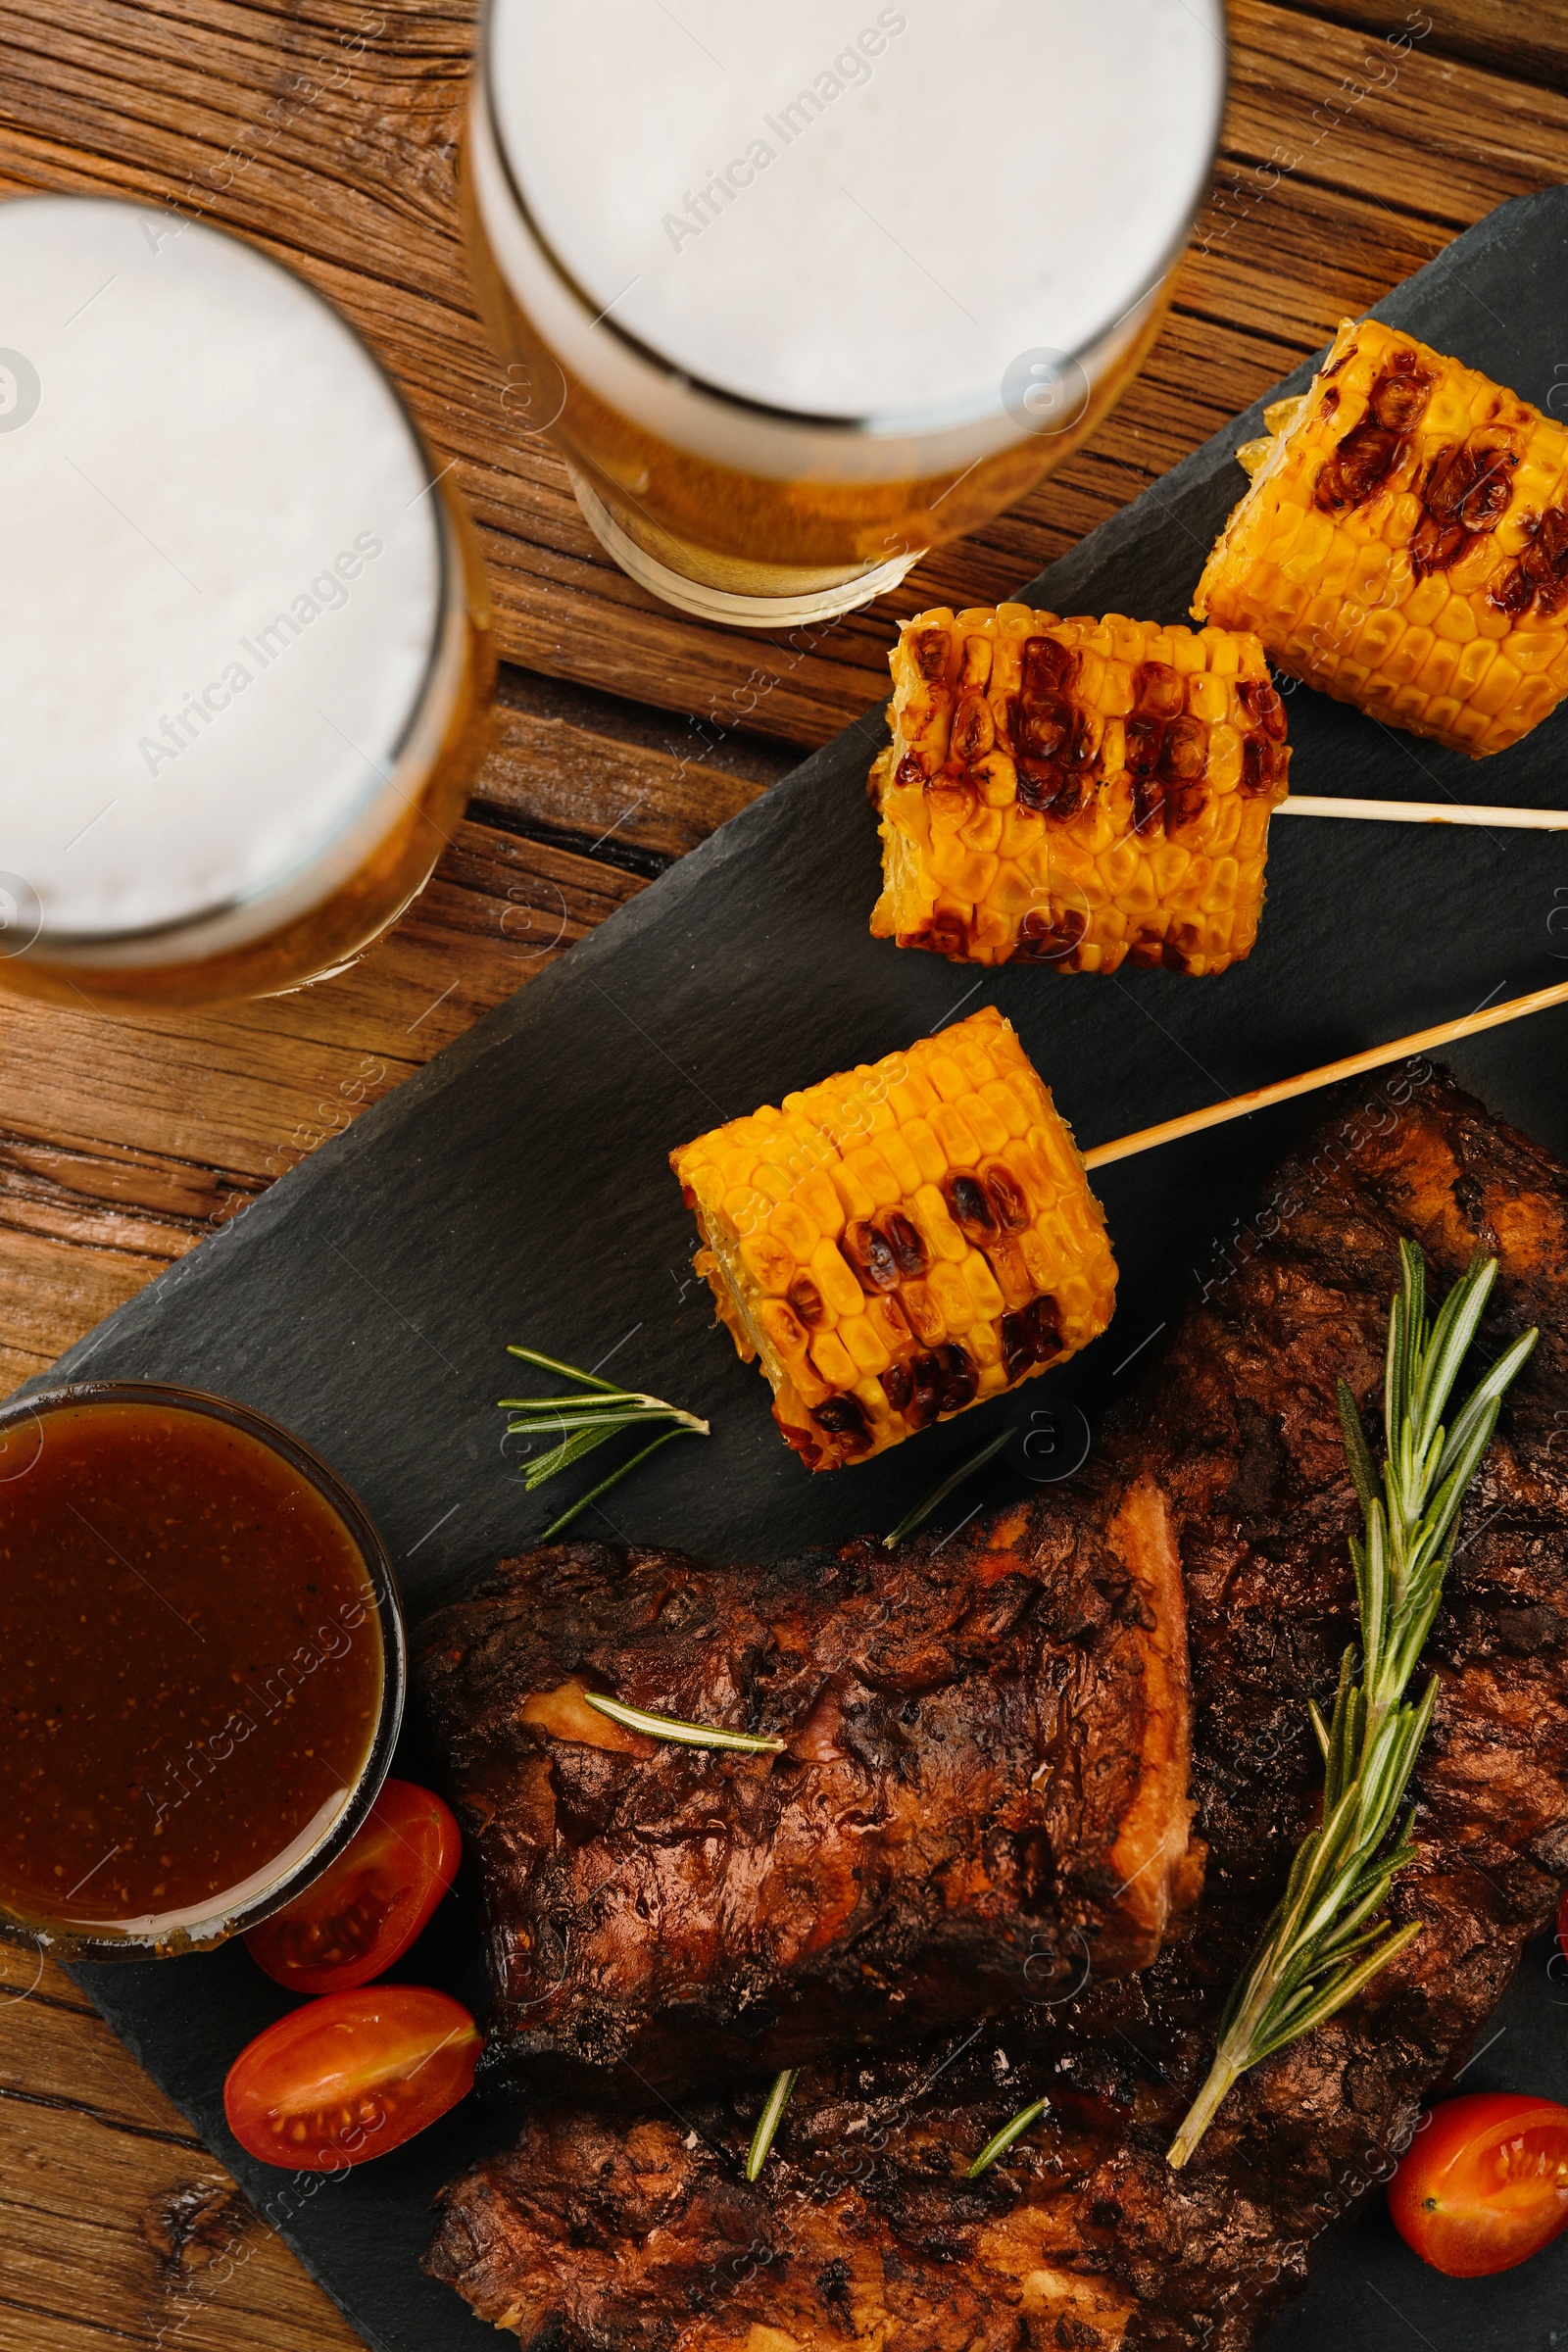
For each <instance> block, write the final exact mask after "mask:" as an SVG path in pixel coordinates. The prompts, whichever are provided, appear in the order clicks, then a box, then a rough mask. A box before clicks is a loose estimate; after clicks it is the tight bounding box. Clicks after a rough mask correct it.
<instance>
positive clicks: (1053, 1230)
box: [670, 1007, 1116, 1470]
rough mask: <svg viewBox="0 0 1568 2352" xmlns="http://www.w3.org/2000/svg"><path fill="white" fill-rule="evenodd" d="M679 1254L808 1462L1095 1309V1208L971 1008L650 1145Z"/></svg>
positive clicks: (1015, 1052)
mask: <svg viewBox="0 0 1568 2352" xmlns="http://www.w3.org/2000/svg"><path fill="white" fill-rule="evenodd" d="M670 1165H671V1166H672V1167H673V1169H674V1171H675V1174H676V1175H677V1176H678V1177H679V1179H680V1182H681V1186H682V1189H683V1191H684V1193H685V1197H686V1201H687V1205H688V1206H689V1207H690V1208H692V1209H693V1210H694V1211H695V1213H696V1216H697V1222H698V1228H699V1232H700V1234H701V1237H702V1248H701V1249H700V1250H699V1251H698V1253H697V1256H696V1259H695V1261H694V1262H695V1265H696V1268H697V1271H698V1272H699V1273H700V1274H702V1275H704V1276H705V1277H706V1279H707V1281H708V1282H709V1284H710V1286H711V1290H712V1293H713V1297H714V1299H715V1300H716V1302H717V1306H718V1312H719V1315H720V1317H721V1319H722V1320H723V1322H724V1323H725V1324H726V1325H727V1326H728V1328H729V1331H730V1333H731V1335H732V1336H733V1338H734V1341H735V1346H736V1348H737V1349H738V1351H739V1353H740V1355H741V1357H742V1358H743V1360H745V1361H748V1362H750V1361H751V1360H752V1359H753V1358H754V1357H760V1360H761V1366H762V1370H763V1371H764V1372H765V1374H766V1376H767V1378H768V1381H769V1382H770V1384H771V1386H772V1389H773V1417H774V1419H775V1420H776V1421H777V1423H778V1425H779V1428H780V1429H781V1431H782V1432H783V1434H784V1436H785V1438H786V1439H787V1440H788V1442H789V1444H790V1445H791V1446H794V1448H795V1450H796V1451H797V1452H798V1453H799V1454H800V1455H801V1457H802V1459H803V1460H804V1461H805V1462H806V1463H807V1465H808V1467H809V1468H811V1469H813V1470H816V1469H822V1470H826V1469H833V1468H835V1467H836V1466H837V1465H838V1464H839V1463H841V1462H849V1461H861V1460H864V1459H866V1458H867V1457H868V1456H869V1455H871V1454H873V1453H880V1452H882V1451H883V1450H884V1449H885V1448H886V1447H887V1446H896V1445H897V1444H899V1442H900V1441H901V1440H902V1439H904V1438H906V1437H907V1436H909V1435H910V1434H911V1432H912V1431H914V1430H917V1429H922V1428H924V1427H926V1426H927V1425H928V1424H929V1423H930V1422H932V1421H937V1420H947V1419H949V1418H950V1417H951V1416H952V1415H953V1414H955V1413H958V1412H962V1411H964V1410H965V1409H966V1408H967V1407H968V1406H969V1405H971V1404H977V1403H980V1402H982V1401H983V1400H984V1399H985V1398H986V1397H995V1396H1000V1395H1001V1394H1002V1392H1003V1391H1004V1390H1006V1389H1010V1388H1013V1387H1015V1386H1016V1385H1017V1383H1018V1382H1019V1381H1022V1380H1026V1379H1029V1378H1031V1377H1032V1376H1033V1375H1034V1374H1035V1373H1037V1372H1043V1371H1045V1370H1047V1369H1048V1368H1049V1366H1051V1365H1052V1364H1056V1363H1060V1362H1061V1361H1062V1360H1063V1359H1064V1358H1065V1357H1067V1356H1069V1355H1073V1354H1075V1353H1076V1352H1077V1351H1078V1349H1079V1348H1085V1347H1087V1346H1088V1344H1089V1342H1090V1341H1091V1340H1093V1339H1096V1338H1098V1336H1099V1335H1100V1333H1101V1332H1103V1330H1104V1328H1105V1326H1106V1324H1107V1323H1108V1322H1109V1321H1110V1315H1111V1305H1112V1299H1113V1294H1114V1290H1115V1283H1116V1265H1115V1260H1114V1258H1113V1257H1112V1255H1111V1251H1110V1245H1109V1243H1108V1242H1107V1241H1106V1239H1105V1231H1104V1213H1103V1210H1102V1208H1101V1206H1100V1203H1099V1201H1097V1200H1096V1199H1095V1197H1094V1195H1093V1193H1092V1192H1091V1191H1090V1189H1089V1184H1088V1181H1087V1179H1086V1177H1085V1175H1084V1171H1083V1163H1082V1161H1081V1159H1080V1158H1079V1155H1078V1152H1077V1148H1076V1146H1075V1145H1074V1143H1073V1140H1072V1135H1071V1133H1070V1131H1069V1129H1068V1128H1067V1126H1066V1124H1065V1122H1064V1121H1063V1120H1062V1119H1061V1117H1060V1116H1059V1115H1058V1113H1057V1111H1056V1109H1055V1107H1054V1103H1052V1100H1051V1095H1050V1093H1049V1091H1048V1089H1047V1088H1046V1087H1045V1086H1043V1085H1042V1084H1041V1082H1040V1080H1039V1078H1038V1077H1037V1076H1036V1075H1035V1072H1034V1070H1033V1069H1032V1068H1031V1067H1030V1065H1029V1062H1028V1059H1027V1058H1026V1056H1025V1054H1024V1052H1023V1049H1022V1047H1021V1046H1020V1045H1019V1043H1018V1040H1017V1038H1016V1036H1015V1035H1014V1033H1013V1030H1012V1028H1011V1026H1010V1024H1009V1023H1008V1022H1007V1021H1005V1020H1004V1018H1003V1016H1002V1015H1001V1013H999V1012H997V1011H995V1010H994V1009H992V1008H990V1007H988V1008H987V1009H986V1010H984V1011H982V1012H977V1013H974V1014H971V1016H970V1017H969V1018H968V1019H967V1020H963V1021H957V1022H955V1023H954V1025H953V1026H952V1027H951V1028H948V1029H945V1030H943V1031H942V1032H941V1034H940V1035H939V1036H936V1037H928V1038H922V1039H920V1040H919V1042H918V1043H917V1044H915V1045H913V1046H911V1047H910V1048H909V1049H908V1051H907V1053H905V1054H889V1055H888V1056H887V1057H886V1058H885V1059H884V1060H882V1061H879V1062H875V1063H872V1064H870V1065H869V1066H862V1067H861V1068H859V1069H857V1070H853V1071H846V1072H844V1073H842V1074H840V1075H839V1076H837V1077H833V1078H829V1079H825V1080H824V1081H823V1082H822V1083H821V1084H820V1085H818V1086H813V1087H809V1088H807V1089H806V1091H805V1092H804V1093H801V1094H795V1095H789V1096H786V1098H785V1100H784V1103H783V1104H782V1106H781V1107H780V1108H778V1109H773V1108H764V1109H761V1110H759V1111H757V1112H755V1113H754V1114H753V1115H752V1116H751V1117H750V1118H743V1119H733V1120H731V1121H730V1122H729V1124H728V1125H727V1126H723V1127H718V1128H715V1129H713V1130H712V1132H711V1134H708V1135H703V1136H699V1137H698V1138H697V1139H696V1141H695V1142H693V1143H690V1144H687V1145H685V1146H684V1147H682V1149H681V1150H679V1151H677V1152H671V1154H670Z"/></svg>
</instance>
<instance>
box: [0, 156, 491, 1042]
mask: <svg viewBox="0 0 1568 2352" xmlns="http://www.w3.org/2000/svg"><path fill="white" fill-rule="evenodd" d="M0 282H3V283H4V286H5V290H6V317H5V334H6V339H7V343H8V345H9V346H11V347H10V348H7V349H6V350H4V351H0V512H3V513H4V516H5V530H4V532H3V534H0V572H3V574H4V581H5V593H4V609H5V614H6V623H5V628H4V630H3V631H0V986H4V987H9V988H14V989H17V990H19V991H21V992H22V993H24V994H31V995H36V996H45V997H51V998H55V999H58V1000H60V1001H63V1002H65V1003H68V1004H72V1005H105V1006H110V1007H114V1006H119V1005H128V1006H132V1007H134V1006H136V1005H146V1004H153V1003H173V1004H199V1003H205V1002H211V1001H216V1000H221V999H226V998H236V997H250V996H258V995H265V994H268V993H270V992H272V991H275V990H280V989H287V988H294V987H298V986H300V985H301V984H302V983H303V982H305V981H307V980H311V979H316V978H320V977H323V976H324V975H326V974H328V973H330V972H332V971H336V970H341V969H342V968H343V967H344V965H345V964H347V963H349V962H352V961H353V960H354V958H355V957H356V956H359V955H360V954H361V953H363V951H364V950H365V948H366V947H367V946H368V944H369V942H370V941H371V940H373V939H374V938H376V937H377V935H378V934H379V933H380V932H382V931H383V930H384V929H385V928H386V926H387V925H388V924H389V923H390V922H391V921H392V920H393V919H394V918H395V916H396V915H397V914H398V913H399V912H400V911H401V909H402V908H403V907H405V906H406V905H407V904H408V902H409V900H410V899H411V898H412V897H413V896H414V895H415V893H416V892H417V891H418V890H419V888H420V887H421V886H422V884H423V883H424V881H425V880H426V879H427V877H428V875H429V873H430V870H431V868H432V866H433V865H434V863H435V860H436V858H437V857H438V856H439V855H440V852H441V849H442V847H443V845H444V843H445V841H446V840H447V839H448V838H449V837H450V835H451V834H452V832H453V830H454V829H455V827H456V825H457V824H458V822H459V820H460V818H461V815H462V811H463V808H464V806H465V802H466V795H467V789H468V784H469V781H470V779H471V776H472V773H473V770H474V768H475V766H476V765H477V762H478V760H479V758H480V756H481V753H482V749H483V740H484V723H485V716H486V711H487V707H488V701H489V695H490V688H491V682H492V678H493V670H494V661H493V654H492V651H491V644H490V636H489V623H488V615H487V603H486V592H485V588H484V583H483V574H482V571H481V569H480V567H479V564H478V562H477V559H476V557H475V555H474V552H473V550H472V546H471V540H470V534H469V532H468V528H467V525H466V522H465V521H464V519H463V517H462V515H461V514H460V512H459V510H458V508H457V507H456V505H455V504H454V502H453V501H452V500H451V498H450V497H449V496H448V495H447V485H446V484H445V483H444V482H438V481H436V480H435V478H434V477H435V475H436V472H437V468H436V467H434V466H432V465H431V463H430V460H429V457H428V454H427V453H426V451H425V449H424V447H423V445H422V443H421V441H420V439H419V436H418V434H417V431H416V429H415V426H414V424H413V422H412V420H411V418H410V417H409V415H408V412H407V411H406V409H405V408H404V406H403V403H402V401H401V400H400V399H399V397H398V394H397V392H396V391H395V390H394V388H393V386H392V384H391V383H390V381H389V380H388V378H387V377H386V375H385V374H384V373H383V372H382V370H381V368H380V367H379V366H378V365H377V363H376V362H375V360H374V359H373V358H372V357H371V355H370V353H369V352H368V350H367V348H366V346H365V345H364V344H363V343H362V342H361V341H360V339H359V338H358V336H357V335H356V334H355V333H354V332H353V330H352V329H351V328H350V327H349V326H348V325H347V324H346V322H345V321H344V320H343V319H341V318H340V317H339V316H338V314H337V313H336V312H335V311H334V310H332V309H331V308H330V306H329V305H328V304H326V303H325V302H324V301H322V299H321V298H320V297H319V295H318V294H316V293H315V292H313V291H312V289H311V288H309V287H308V286H306V285H305V284H304V283H303V282H302V281H301V280H300V279H299V278H297V277H295V276H293V275H292V274H291V273H290V272H289V271H288V270H283V269H281V268H279V267H278V265H277V264H276V263H274V262H271V261H270V260H268V259H267V258H266V257H265V256H264V255H262V254H260V253H258V252H256V251H255V250H254V249H253V248H252V247H250V246H248V245H245V244H243V243H241V242H240V241H239V240H238V239H237V238H234V237H230V236H228V235H226V234H223V233H221V232H220V231H218V230H216V229H213V228H210V227H208V226H206V225H205V224H203V223H202V222H200V221H193V220H189V219H186V218H184V217H183V216H181V215H179V214H177V213H173V212H160V211H156V210H154V209H152V208H149V207H144V206H141V205H135V204H127V203H121V202H118V201H115V200H111V199H102V198H97V197H79V196H28V197H18V198H15V199H13V200H12V201H10V202H8V203H5V204H0Z"/></svg>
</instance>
